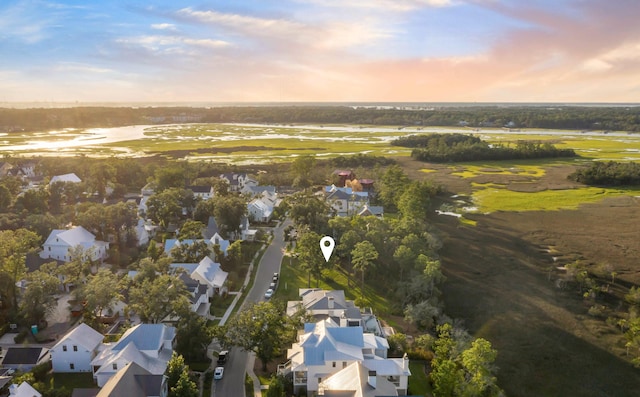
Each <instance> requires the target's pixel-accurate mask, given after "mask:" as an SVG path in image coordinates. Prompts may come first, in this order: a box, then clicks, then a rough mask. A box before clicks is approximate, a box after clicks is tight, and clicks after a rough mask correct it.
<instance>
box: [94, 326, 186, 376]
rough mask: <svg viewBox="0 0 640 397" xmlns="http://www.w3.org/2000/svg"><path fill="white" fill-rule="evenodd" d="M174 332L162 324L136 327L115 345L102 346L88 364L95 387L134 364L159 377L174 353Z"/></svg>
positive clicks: (174, 330) (172, 328)
mask: <svg viewBox="0 0 640 397" xmlns="http://www.w3.org/2000/svg"><path fill="white" fill-rule="evenodd" d="M175 336H176V329H175V328H174V327H169V326H167V325H165V324H138V325H136V326H134V327H132V328H129V329H128V330H127V331H126V332H125V333H124V334H123V335H122V337H121V338H120V340H118V341H117V342H114V343H108V344H107V343H105V344H103V345H102V346H101V349H100V350H101V351H100V353H99V354H98V355H97V356H96V357H95V358H94V359H93V360H92V361H91V366H92V368H93V378H94V379H95V380H96V382H97V384H98V386H100V387H103V386H104V385H105V384H106V383H107V381H108V380H109V379H110V378H111V377H112V376H114V375H115V374H116V373H117V372H118V371H119V370H120V369H122V368H124V367H125V366H126V365H127V364H129V363H131V362H135V363H136V364H138V365H139V366H141V367H142V368H144V369H145V370H147V371H149V372H150V373H151V374H153V375H162V374H164V372H165V370H166V369H167V363H168V362H169V359H170V358H171V354H172V353H173V343H174V340H175Z"/></svg>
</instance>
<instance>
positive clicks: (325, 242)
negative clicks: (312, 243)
mask: <svg viewBox="0 0 640 397" xmlns="http://www.w3.org/2000/svg"><path fill="white" fill-rule="evenodd" d="M335 246H336V242H335V241H334V240H333V237H329V236H324V237H323V238H321V239H320V249H321V250H322V255H324V260H326V261H327V262H329V258H331V254H332V253H333V248H334V247H335Z"/></svg>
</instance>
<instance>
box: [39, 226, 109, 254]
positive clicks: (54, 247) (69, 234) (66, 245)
mask: <svg viewBox="0 0 640 397" xmlns="http://www.w3.org/2000/svg"><path fill="white" fill-rule="evenodd" d="M76 247H81V248H82V249H83V251H84V255H85V256H87V255H88V259H90V260H92V261H103V260H104V259H106V258H107V251H108V250H109V243H107V242H105V241H99V240H96V236H95V235H93V234H92V233H91V232H89V231H88V230H86V229H85V228H83V227H82V226H76V227H73V228H71V229H69V230H60V229H55V230H53V231H52V232H51V234H49V237H48V238H47V241H45V242H44V245H43V250H42V251H41V252H40V258H42V259H57V260H59V261H63V262H70V261H71V260H72V259H73V258H72V257H71V252H70V250H72V249H73V248H76Z"/></svg>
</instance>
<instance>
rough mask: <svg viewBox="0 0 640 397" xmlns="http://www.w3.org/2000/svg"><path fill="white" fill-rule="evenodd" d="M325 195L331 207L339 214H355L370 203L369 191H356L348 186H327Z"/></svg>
mask: <svg viewBox="0 0 640 397" xmlns="http://www.w3.org/2000/svg"><path fill="white" fill-rule="evenodd" d="M324 196H325V200H326V201H327V203H329V205H330V206H331V209H332V210H333V211H334V212H335V213H336V214H337V215H338V216H351V215H355V214H357V213H358V212H360V211H361V210H362V208H363V207H364V206H365V205H368V204H369V193H367V192H354V191H353V189H351V188H348V187H337V186H336V185H331V186H327V187H325V192H324Z"/></svg>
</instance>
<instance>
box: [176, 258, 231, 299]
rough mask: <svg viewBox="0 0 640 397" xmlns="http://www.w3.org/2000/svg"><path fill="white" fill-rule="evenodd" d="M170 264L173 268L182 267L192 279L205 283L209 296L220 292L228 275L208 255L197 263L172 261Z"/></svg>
mask: <svg viewBox="0 0 640 397" xmlns="http://www.w3.org/2000/svg"><path fill="white" fill-rule="evenodd" d="M170 266H171V267H172V268H174V269H177V268H182V269H184V270H185V271H186V272H187V274H189V276H191V278H192V279H194V280H197V281H198V282H200V284H204V285H206V286H207V295H208V296H209V297H211V296H213V295H215V294H216V293H217V294H219V293H221V292H222V289H223V287H224V283H225V282H226V281H227V276H229V273H227V272H225V271H224V270H222V268H221V267H220V264H219V263H216V262H214V261H212V260H211V258H209V257H208V256H207V257H205V258H204V259H202V260H201V261H200V263H197V264H196V263H172V264H171V265H170Z"/></svg>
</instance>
